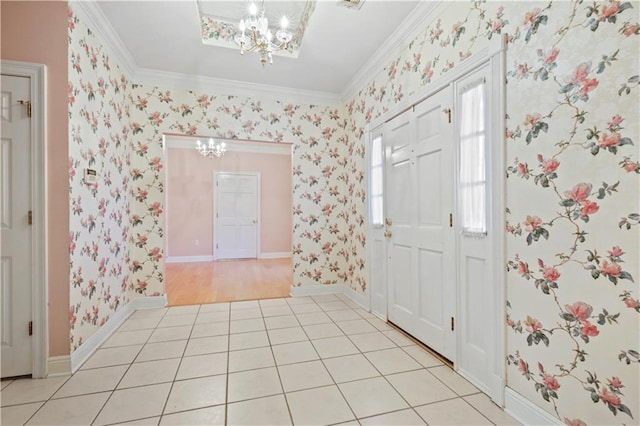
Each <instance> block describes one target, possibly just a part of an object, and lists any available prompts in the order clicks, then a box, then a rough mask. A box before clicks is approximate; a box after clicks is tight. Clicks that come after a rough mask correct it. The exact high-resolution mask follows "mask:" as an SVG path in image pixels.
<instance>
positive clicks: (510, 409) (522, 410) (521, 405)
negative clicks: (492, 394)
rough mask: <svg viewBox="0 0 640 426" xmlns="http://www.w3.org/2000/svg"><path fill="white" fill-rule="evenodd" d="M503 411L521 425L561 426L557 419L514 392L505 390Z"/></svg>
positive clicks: (508, 389)
mask: <svg viewBox="0 0 640 426" xmlns="http://www.w3.org/2000/svg"><path fill="white" fill-rule="evenodd" d="M504 405H505V406H504V411H505V412H506V413H507V414H509V415H510V416H511V417H513V418H514V419H516V420H518V421H519V422H520V423H522V424H523V425H562V424H563V423H562V422H561V421H560V419H558V418H557V417H554V416H552V415H551V414H549V413H547V412H546V411H545V410H543V409H542V408H540V407H538V406H537V405H535V404H534V403H533V402H531V401H529V400H528V399H527V398H525V397H524V396H522V395H520V394H519V393H517V392H516V391H514V390H512V389H510V388H505V392H504Z"/></svg>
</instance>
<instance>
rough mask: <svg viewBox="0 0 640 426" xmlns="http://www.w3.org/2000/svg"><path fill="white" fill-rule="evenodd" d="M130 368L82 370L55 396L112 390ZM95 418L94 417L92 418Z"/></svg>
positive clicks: (124, 366) (126, 366)
mask: <svg viewBox="0 0 640 426" xmlns="http://www.w3.org/2000/svg"><path fill="white" fill-rule="evenodd" d="M127 368H129V366H128V365H117V366H114V367H104V368H94V369H91V370H80V371H78V372H76V373H75V374H74V375H73V376H71V378H70V379H69V380H68V381H67V382H66V383H65V384H64V385H63V386H62V387H61V388H60V389H59V390H58V392H56V393H55V394H54V395H53V398H64V397H68V396H74V395H83V394H87V393H94V392H104V391H111V390H113V389H115V388H116V386H117V385H118V382H119V381H120V379H121V378H122V376H124V373H125V372H126V371H127ZM92 420H93V419H92Z"/></svg>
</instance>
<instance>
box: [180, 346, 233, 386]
mask: <svg viewBox="0 0 640 426" xmlns="http://www.w3.org/2000/svg"><path fill="white" fill-rule="evenodd" d="M226 372H227V353H226V352H223V353H217V354H206V355H196V356H185V357H184V358H182V362H181V363H180V368H179V369H178V375H177V376H176V380H184V379H193V378H196V377H205V376H215V375H217V374H225V373H226Z"/></svg>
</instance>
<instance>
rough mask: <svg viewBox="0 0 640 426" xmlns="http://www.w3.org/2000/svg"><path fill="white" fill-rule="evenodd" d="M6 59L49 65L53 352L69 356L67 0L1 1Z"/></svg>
mask: <svg viewBox="0 0 640 426" xmlns="http://www.w3.org/2000/svg"><path fill="white" fill-rule="evenodd" d="M0 14H1V15H2V16H1V22H2V25H1V29H2V31H1V33H2V36H1V38H2V43H1V44H2V48H1V49H0V52H1V55H0V57H1V58H2V59H9V60H14V61H23V62H34V63H40V64H45V65H46V66H47V107H46V109H47V111H46V113H47V130H46V137H47V140H46V167H47V177H46V178H47V212H46V216H47V220H48V232H47V239H48V245H47V259H48V263H47V268H48V276H47V281H48V289H49V355H50V356H59V355H67V354H69V176H68V158H69V154H68V153H69V147H68V135H69V132H68V117H67V81H68V75H67V69H68V62H67V2H66V1H65V2H59V1H42V2H38V1H34V2H32V1H28V2H17V1H15V2H14V1H9V2H8V1H2V2H1V3H0Z"/></svg>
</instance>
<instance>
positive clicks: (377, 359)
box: [364, 348, 422, 375]
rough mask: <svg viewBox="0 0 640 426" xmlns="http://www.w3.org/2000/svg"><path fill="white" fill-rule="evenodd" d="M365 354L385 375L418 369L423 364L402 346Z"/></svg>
mask: <svg viewBox="0 0 640 426" xmlns="http://www.w3.org/2000/svg"><path fill="white" fill-rule="evenodd" d="M364 356H366V357H367V359H368V360H369V361H370V362H371V364H373V366H374V367H376V368H377V369H378V371H380V373H382V374H383V375H386V374H393V373H401V372H403V371H410V370H418V369H421V368H422V366H421V365H420V364H418V363H417V362H416V361H414V359H413V358H411V357H410V356H409V355H407V353H406V352H404V351H403V350H402V349H400V348H392V349H384V350H382V351H373V352H367V353H366V354H365V355H364Z"/></svg>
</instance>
